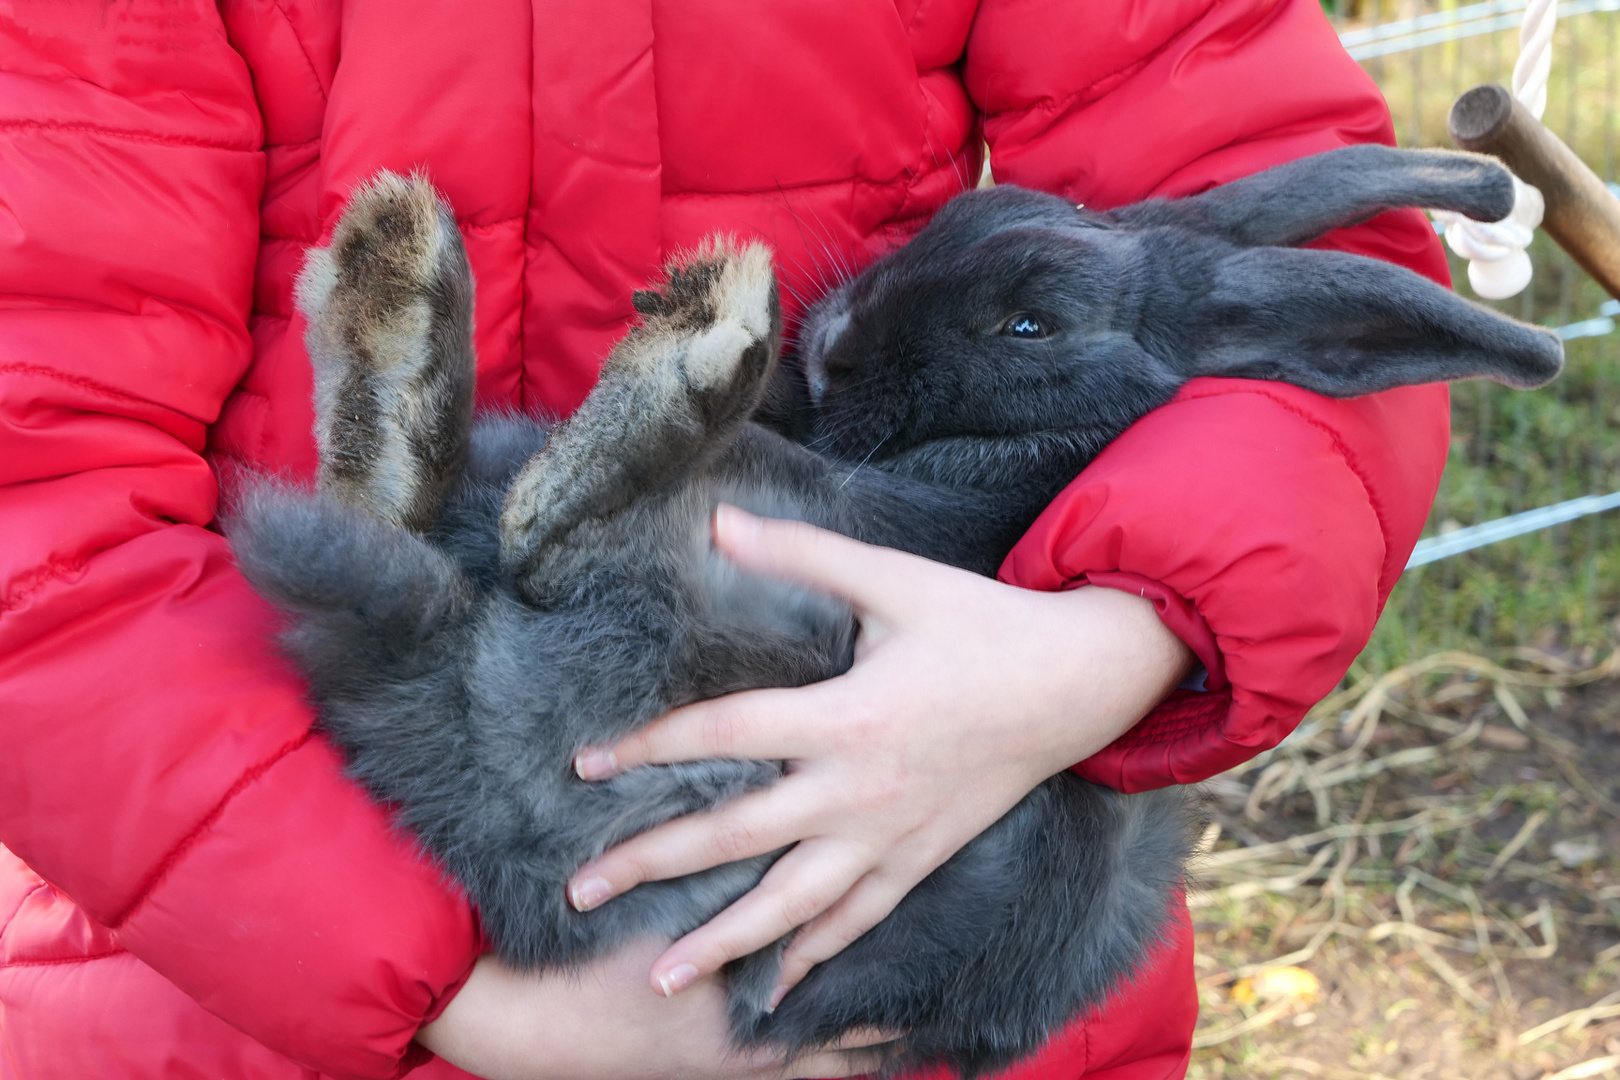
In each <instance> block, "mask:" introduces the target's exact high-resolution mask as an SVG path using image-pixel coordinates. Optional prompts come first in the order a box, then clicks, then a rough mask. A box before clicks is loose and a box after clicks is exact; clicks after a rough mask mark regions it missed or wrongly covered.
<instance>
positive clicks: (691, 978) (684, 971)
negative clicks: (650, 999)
mask: <svg viewBox="0 0 1620 1080" xmlns="http://www.w3.org/2000/svg"><path fill="white" fill-rule="evenodd" d="M697 977H698V969H697V968H695V967H693V966H692V965H691V964H676V965H675V966H674V967H672V968H670V969H669V970H668V971H666V972H664V973H663V974H662V975H660V976H658V988H659V989H660V990H662V991H663V992H664V996H665V997H674V996H675V995H676V994H678V993H680V992H681V991H682V990H685V989H686V988H687V987H688V986H691V985H692V984H693V983H695V982H697Z"/></svg>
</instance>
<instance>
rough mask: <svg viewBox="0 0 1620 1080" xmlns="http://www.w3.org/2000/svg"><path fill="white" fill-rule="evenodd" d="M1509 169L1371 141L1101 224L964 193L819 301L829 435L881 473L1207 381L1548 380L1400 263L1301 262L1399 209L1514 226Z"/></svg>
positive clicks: (824, 431) (813, 375)
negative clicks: (1505, 219) (903, 459)
mask: <svg viewBox="0 0 1620 1080" xmlns="http://www.w3.org/2000/svg"><path fill="white" fill-rule="evenodd" d="M1511 203H1512V186H1511V179H1510V178H1509V176H1508V174H1507V172H1506V170H1504V169H1502V168H1501V166H1499V165H1496V164H1495V163H1493V162H1491V161H1490V160H1489V159H1485V158H1481V157H1478V156H1475V155H1466V154H1453V153H1448V152H1443V151H1440V152H1434V151H1431V152H1421V153H1419V152H1410V151H1398V150H1392V149H1390V148H1387V147H1382V146H1366V147H1363V146H1358V147H1351V148H1347V149H1345V150H1338V151H1332V152H1329V153H1327V154H1321V155H1317V156H1316V157H1314V158H1307V159H1303V160H1301V161H1299V162H1294V163H1292V164H1290V165H1286V166H1281V167H1279V168H1277V169H1273V170H1268V171H1267V172H1265V173H1261V174H1258V175H1257V176H1254V177H1251V178H1248V179H1246V180H1242V181H1238V182H1236V183H1233V184H1228V185H1226V186H1225V187H1221V188H1216V189H1214V190H1212V191H1210V192H1208V193H1206V194H1204V195H1201V196H1197V197H1195V198H1191V199H1184V200H1178V201H1174V202H1167V201H1154V202H1148V203H1139V204H1136V205H1135V206H1130V207H1125V208H1122V209H1120V210H1117V211H1113V212H1109V213H1096V212H1092V211H1088V210H1085V209H1081V208H1077V207H1076V206H1074V205H1073V204H1071V203H1068V202H1066V201H1064V200H1062V199H1059V198H1056V197H1053V196H1050V195H1043V194H1038V193H1035V192H1031V191H1026V190H1022V189H1018V188H1012V187H997V188H992V189H989V190H984V191H974V192H968V193H966V194H964V195H962V196H959V197H958V198H957V199H955V200H954V201H953V202H951V203H950V204H949V205H947V206H946V207H945V208H944V209H943V210H942V211H941V212H940V213H939V214H938V215H937V216H936V217H935V218H934V220H933V221H932V222H931V223H930V224H929V225H928V226H927V227H926V228H925V229H923V230H922V231H921V232H920V233H919V234H918V235H917V237H916V238H915V239H914V240H912V241H911V243H909V244H907V245H906V246H904V247H902V248H900V249H898V250H897V251H895V252H894V253H892V254H890V255H888V256H887V257H885V258H883V259H881V260H879V261H878V262H877V263H875V264H874V265H872V266H871V267H870V268H869V269H867V270H866V271H865V272H864V273H862V274H861V275H860V276H858V277H856V278H854V279H853V280H851V281H849V282H847V283H845V284H844V285H843V286H841V287H840V288H838V289H837V290H835V291H834V292H833V293H831V294H830V295H828V296H827V297H825V298H823V299H822V300H821V301H819V302H818V303H817V304H816V305H815V306H814V307H813V308H812V309H811V310H810V311H809V312H808V313H807V315H806V317H805V321H804V324H803V327H802V330H801V333H800V334H799V340H798V365H797V366H798V367H799V369H800V370H801V371H802V372H803V376H804V379H805V382H806V383H807V386H808V391H809V396H810V399H811V402H812V405H813V410H814V413H815V417H816V426H817V428H818V431H817V434H818V435H819V436H820V437H821V439H822V441H823V442H824V443H825V444H826V445H827V446H828V447H829V448H830V449H831V450H832V451H833V452H834V453H836V454H838V455H840V456H844V457H850V458H854V459H864V458H866V457H868V456H870V457H871V459H872V460H873V461H882V460H884V459H887V458H890V457H893V456H896V455H899V454H902V453H905V452H906V451H908V450H910V449H912V448H914V447H917V446H919V445H921V444H925V443H929V442H932V441H935V440H941V439H960V438H962V437H972V438H975V439H996V438H1002V437H1016V436H1027V435H1031V434H1040V433H1052V434H1062V433H1065V432H1072V431H1074V430H1075V429H1076V428H1077V426H1085V427H1089V428H1108V427H1111V428H1113V429H1114V430H1115V431H1117V430H1119V429H1121V428H1123V427H1124V426H1125V425H1127V424H1129V423H1130V422H1131V421H1132V420H1134V419H1135V418H1136V417H1139V416H1140V415H1142V414H1143V413H1145V412H1147V411H1148V410H1149V409H1151V408H1153V407H1154V406H1156V405H1158V404H1160V403H1162V402H1163V401H1164V400H1166V399H1167V398H1168V397H1169V396H1170V395H1171V394H1173V393H1174V392H1175V390H1176V388H1177V387H1179V386H1180V385H1181V384H1182V383H1184V382H1185V381H1187V380H1188V379H1190V378H1193V377H1195V376H1200V375H1227V376H1243V377H1250V378H1262V379H1277V380H1282V381H1286V382H1290V383H1294V384H1297V385H1300V386H1303V387H1306V388H1308V389H1311V390H1314V391H1317V392H1318V393H1322V394H1327V395H1330V396H1335V397H1350V396H1355V395H1359V394H1366V393H1371V392H1373V391H1378V390H1385V389H1388V388H1390V387H1394V386H1402V385H1409V384H1415V383H1423V382H1436V381H1441V380H1446V379H1454V378H1463V377H1468V376H1476V375H1479V376H1488V377H1491V378H1495V379H1498V380H1500V381H1502V382H1504V383H1507V384H1509V385H1513V386H1519V387H1531V386H1538V385H1541V384H1542V383H1545V382H1547V381H1548V380H1550V379H1551V378H1553V377H1554V376H1555V375H1557V373H1558V371H1559V370H1560V368H1561V366H1562V363H1563V349H1562V346H1561V344H1560V343H1559V341H1558V339H1557V338H1556V336H1554V335H1553V334H1551V333H1550V332H1548V331H1546V330H1541V329H1538V328H1535V327H1531V326H1527V325H1525V324H1522V323H1518V322H1515V321H1513V320H1511V319H1508V318H1506V317H1504V316H1502V315H1499V314H1497V313H1496V312H1494V311H1491V310H1490V309H1488V308H1485V307H1482V306H1480V305H1478V304H1474V303H1471V302H1469V301H1466V300H1463V299H1461V298H1459V297H1457V296H1456V295H1454V294H1453V293H1451V292H1450V291H1448V290H1446V289H1443V288H1441V287H1440V286H1438V285H1436V284H1434V283H1433V282H1431V281H1428V280H1427V279H1425V278H1422V277H1420V276H1419V275H1417V274H1415V273H1412V272H1411V271H1409V270H1405V269H1402V268H1400V267H1396V266H1392V265H1390V264H1388V263H1384V262H1380V261H1377V260H1374V259H1370V258H1363V257H1360V256H1354V255H1347V254H1344V253H1340V252H1330V251H1314V250H1300V249H1295V248H1292V247H1286V246H1273V245H1285V244H1296V243H1303V242H1305V241H1307V240H1310V239H1312V238H1314V237H1315V236H1318V235H1320V234H1321V233H1323V232H1325V231H1327V230H1328V229H1330V228H1332V227H1334V226H1337V225H1342V224H1348V223H1352V222H1355V221H1358V220H1363V219H1365V218H1368V217H1370V216H1372V215H1373V214H1375V213H1377V212H1379V211H1381V210H1384V209H1387V208H1389V207H1393V206H1405V205H1426V206H1441V207H1446V208H1454V209H1459V210H1461V211H1463V212H1465V213H1470V214H1471V215H1472V216H1475V217H1479V218H1484V219H1494V218H1499V217H1502V216H1505V214H1506V213H1507V210H1508V209H1509V208H1510V207H1511Z"/></svg>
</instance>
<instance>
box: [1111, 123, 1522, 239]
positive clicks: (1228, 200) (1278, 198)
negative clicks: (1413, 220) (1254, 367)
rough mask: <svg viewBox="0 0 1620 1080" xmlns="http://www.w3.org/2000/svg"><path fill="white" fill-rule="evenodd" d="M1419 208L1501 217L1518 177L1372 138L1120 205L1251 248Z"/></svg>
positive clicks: (1485, 163)
mask: <svg viewBox="0 0 1620 1080" xmlns="http://www.w3.org/2000/svg"><path fill="white" fill-rule="evenodd" d="M1402 206H1418V207H1424V208H1426V209H1433V210H1455V211H1457V212H1458V213H1461V214H1466V215H1468V216H1469V217H1471V218H1473V219H1474V220H1476V221H1500V220H1501V219H1503V218H1505V217H1507V216H1508V214H1509V213H1510V212H1511V211H1512V210H1513V177H1512V176H1511V175H1510V174H1509V173H1508V171H1507V170H1506V169H1505V168H1503V167H1502V165H1501V164H1500V163H1499V162H1497V161H1496V160H1495V159H1494V158H1489V157H1486V156H1485V155H1483V154H1468V153H1464V152H1462V151H1459V150H1397V149H1395V148H1393V147H1389V146H1380V145H1377V144H1374V143H1369V144H1365V145H1361V146H1345V147H1341V148H1340V149H1337V150H1329V151H1327V152H1325V153H1321V154H1315V155H1313V156H1311V157H1306V158H1300V159H1299V160H1298V161H1290V162H1288V163H1287V164H1284V165H1277V166H1275V167H1273V168H1270V169H1267V170H1265V171H1264V172H1259V173H1256V174H1254V175H1253V176H1248V177H1244V178H1243V179H1241V180H1234V181H1232V182H1231V183H1230V184H1223V185H1222V186H1220V187H1218V188H1214V189H1212V190H1210V191H1206V192H1205V193H1204V194H1202V195H1194V196H1192V197H1191V198H1187V199H1171V200H1165V199H1156V200H1152V201H1149V202H1143V203H1137V204H1135V205H1134V206H1126V207H1122V208H1121V209H1119V210H1116V211H1114V212H1113V214H1112V216H1113V218H1114V219H1115V220H1116V221H1118V222H1119V223H1121V224H1123V225H1126V226H1132V227H1151V226H1166V225H1168V226H1177V225H1179V226H1181V227H1183V228H1190V229H1193V230H1196V231H1198V232H1201V233H1205V234H1207V235H1211V236H1217V237H1219V238H1221V239H1223V240H1226V241H1228V242H1230V243H1234V244H1239V245H1242V246H1244V247H1253V246H1257V245H1273V246H1278V247H1292V246H1294V245H1296V244H1303V243H1305V242H1307V241H1309V240H1314V239H1315V238H1316V237H1318V236H1321V235H1322V234H1323V233H1325V232H1328V231H1329V230H1332V229H1336V228H1339V227H1340V226H1344V225H1354V224H1356V223H1357V222H1360V221H1366V220H1367V219H1368V218H1370V217H1373V216H1374V215H1376V214H1379V213H1382V212H1383V211H1385V210H1391V209H1394V208H1396V207H1402Z"/></svg>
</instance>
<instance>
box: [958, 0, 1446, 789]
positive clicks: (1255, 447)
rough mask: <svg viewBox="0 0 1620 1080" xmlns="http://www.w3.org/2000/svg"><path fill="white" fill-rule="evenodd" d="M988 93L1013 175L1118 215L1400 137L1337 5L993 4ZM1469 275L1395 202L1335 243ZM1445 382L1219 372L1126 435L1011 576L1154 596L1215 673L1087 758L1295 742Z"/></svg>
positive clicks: (1192, 767)
mask: <svg viewBox="0 0 1620 1080" xmlns="http://www.w3.org/2000/svg"><path fill="white" fill-rule="evenodd" d="M965 74H966V79H967V83H968V89H969V92H970V93H971V94H972V95H973V97H974V99H975V101H976V102H977V103H978V104H979V106H980V108H981V109H982V110H983V112H984V114H985V136H986V139H987V141H988V142H989V144H990V148H991V150H990V155H991V162H992V166H993V169H994V173H995V177H996V179H997V180H998V181H1000V182H1011V183H1017V184H1022V185H1025V186H1028V187H1034V188H1041V189H1044V190H1048V191H1055V192H1059V193H1062V194H1064V195H1066V196H1067V197H1070V198H1073V199H1075V200H1076V201H1077V202H1082V203H1085V204H1087V205H1090V206H1094V207H1097V208H1099V209H1105V208H1108V207H1111V206H1117V205H1121V204H1124V203H1129V202H1134V201H1136V200H1139V199H1142V198H1147V197H1150V196H1159V197H1176V196H1184V195H1189V194H1194V193H1196V192H1198V191H1202V190H1205V189H1207V188H1209V187H1211V186H1214V185H1216V184H1219V183H1224V182H1225V181H1227V180H1231V179H1235V178H1237V177H1239V176H1243V175H1246V174H1248V173H1252V172H1255V171H1258V170H1260V169H1263V168H1266V167H1268V166H1270V165H1274V164H1277V163H1279V162H1282V161H1287V160H1290V159H1293V158H1296V157H1301V156H1304V155H1307V154H1312V153H1317V152H1320V151H1323V150H1328V149H1332V148H1334V147H1337V146H1343V145H1348V144H1351V143H1358V142H1372V141H1376V142H1383V143H1391V144H1392V143H1393V142H1394V137H1393V132H1392V129H1391V125H1390V120H1389V113H1388V109H1387V108H1386V106H1385V104H1384V101H1383V98H1382V97H1381V96H1380V94H1379V92H1378V89H1377V87H1376V86H1375V85H1374V84H1373V83H1372V81H1371V80H1370V79H1369V78H1368V77H1367V76H1366V74H1365V73H1364V72H1363V71H1362V70H1361V69H1360V67H1359V66H1358V65H1357V64H1356V63H1355V62H1354V61H1352V60H1351V59H1350V58H1349V56H1348V55H1346V53H1345V52H1344V50H1343V49H1342V48H1341V47H1340V45H1339V43H1338V39H1337V37H1336V36H1335V35H1334V33H1333V31H1332V28H1331V27H1330V26H1329V25H1328V23H1327V20H1326V19H1325V18H1324V17H1323V15H1322V12H1321V9H1320V7H1319V6H1318V5H1317V4H1316V3H1315V0H1214V2H1213V3H1211V2H1210V0H1167V2H1160V0H1153V2H1151V3H1149V2H1145V0H1104V2H1103V3H1101V4H1088V5H1059V4H1042V5H1032V4H1028V3H1021V2H1015V0H1005V2H1002V0H992V2H989V3H986V4H984V5H983V6H981V8H980V11H979V14H978V18H977V20H976V21H975V23H974V26H973V31H972V35H971V37H970V40H969V43H968V55H967V63H966V71H965ZM1313 246H1326V247H1334V248H1338V249H1341V250H1348V251H1353V252H1357V253H1359V254H1365V255H1370V256H1374V257H1377V258H1383V259H1387V260H1390V261H1393V262H1397V263H1400V264H1402V265H1405V266H1407V267H1409V268H1411V269H1414V270H1417V271H1419V272H1421V273H1424V274H1426V275H1428V276H1429V277H1431V278H1433V279H1434V280H1436V281H1439V282H1441V283H1443V284H1449V277H1448V273H1447V269H1446V264H1445V259H1444V256H1443V254H1442V253H1441V251H1440V249H1439V245H1438V242H1437V240H1436V238H1435V235H1434V231H1433V229H1432V228H1431V227H1430V226H1429V224H1428V223H1427V221H1426V220H1425V219H1424V218H1423V216H1422V215H1421V213H1419V212H1418V211H1415V210H1407V211H1399V212H1393V213H1388V214H1384V215H1382V216H1380V217H1378V218H1375V219H1374V220H1372V221H1370V222H1368V223H1366V224H1364V225H1361V226H1358V227H1356V228H1353V229H1344V230H1340V231H1339V232H1337V233H1334V234H1332V235H1331V236H1329V237H1327V238H1326V239H1325V240H1324V241H1321V242H1319V244H1318V245H1313ZM1448 401H1449V398H1448V395H1447V391H1446V388H1445V387H1444V386H1424V387H1414V388H1407V389H1402V390H1396V391H1390V392H1387V393H1383V394H1376V395H1371V396H1368V397H1364V398H1358V399H1354V400H1347V401H1334V400H1329V399H1326V398H1322V397H1318V396H1316V395H1314V394H1311V393H1308V392H1306V391H1303V390H1299V389H1297V388H1295V387H1291V386H1287V385H1284V384H1281V383H1272V382H1257V381H1252V380H1242V379H1199V380H1195V381H1194V382H1192V383H1190V384H1188V385H1187V386H1186V387H1185V388H1184V389H1183V391H1182V392H1181V393H1180V394H1179V395H1178V396H1177V397H1176V398H1175V399H1174V401H1172V402H1171V403H1170V404H1169V405H1166V406H1165V407H1163V408H1161V409H1159V410H1157V411H1155V412H1154V413H1152V414H1150V415H1149V416H1147V417H1145V418H1144V419H1143V420H1141V421H1140V422H1139V423H1137V424H1136V425H1134V426H1133V427H1132V428H1130V429H1129V430H1128V431H1127V432H1126V433H1125V434H1124V435H1123V436H1121V437H1120V438H1119V439H1118V440H1117V441H1116V442H1115V443H1113V444H1112V445H1111V446H1110V447H1109V448H1108V449H1107V450H1106V451H1104V453H1103V454H1102V455H1100V456H1099V457H1098V458H1097V460H1096V461H1095V462H1093V463H1092V464H1091V465H1090V466H1089V467H1088V468H1087V469H1086V471H1085V472H1084V473H1083V474H1082V475H1081V476H1080V477H1079V478H1078V479H1076V480H1075V481H1074V483H1073V484H1071V485H1070V486H1069V487H1068V488H1067V489H1066V490H1065V491H1064V492H1063V493H1062V494H1061V495H1060V496H1059V498H1058V499H1057V500H1056V501H1055V502H1054V504H1053V505H1052V506H1051V507H1050V508H1049V509H1048V510H1047V511H1046V513H1045V514H1043V515H1042V516H1041V518H1040V519H1039V520H1038V521H1037V522H1036V524H1035V526H1034V527H1033V529H1032V530H1031V531H1030V532H1029V534H1028V535H1027V536H1026V537H1025V538H1024V539H1023V540H1022V542H1020V544H1019V545H1018V546H1017V547H1016V548H1015V549H1014V551H1013V552H1012V554H1011V555H1010V556H1009V557H1008V559H1007V562H1006V563H1005V564H1004V566H1003V568H1002V577H1003V578H1004V579H1005V580H1008V581H1012V582H1015V583H1017V584H1020V585H1024V586H1028V587H1031V588H1042V589H1061V588H1068V587H1073V586H1074V585H1077V584H1085V583H1091V584H1097V585H1105V586H1109V587H1114V588H1125V589H1129V590H1131V591H1136V592H1139V593H1141V594H1142V595H1145V596H1148V597H1150V598H1152V599H1153V600H1154V602H1155V604H1156V605H1157V606H1158V609H1159V611H1160V614H1161V616H1162V617H1163V618H1164V619H1165V621H1166V623H1167V625H1169V626H1170V627H1171V629H1173V630H1175V631H1176V632H1177V633H1178V635H1180V636H1181V637H1182V638H1183V640H1185V641H1186V642H1187V643H1188V644H1189V645H1190V646H1191V647H1192V648H1193V650H1194V651H1195V652H1197V653H1198V654H1199V656H1200V658H1201V659H1202V660H1203V661H1204V664H1205V666H1206V668H1207V669H1208V671H1209V674H1210V678H1209V683H1208V692H1207V693H1204V694H1194V693H1188V692H1178V693H1177V694H1176V695H1173V696H1172V698H1171V699H1170V700H1169V701H1167V702H1166V703H1165V704H1164V705H1163V706H1161V707H1160V708H1159V709H1158V710H1156V711H1155V712H1154V713H1152V714H1150V715H1149V716H1148V717H1147V718H1146V719H1144V720H1143V721H1142V722H1141V723H1140V724H1138V725H1137V726H1136V727H1135V728H1134V729H1132V730H1131V731H1130V732H1128V733H1126V735H1124V736H1123V737H1122V738H1121V739H1119V740H1118V741H1117V742H1116V743H1114V744H1113V745H1112V746H1109V747H1107V748H1106V749H1104V750H1103V751H1102V752H1101V753H1099V754H1097V755H1096V756H1094V757H1092V758H1090V759H1088V760H1086V761H1084V762H1081V763H1080V764H1079V765H1077V766H1076V770H1077V771H1078V772H1080V773H1081V774H1082V775H1085V776H1087V777H1089V778H1091V779H1093V780H1096V781H1098V782H1101V783H1106V784H1109V785H1112V786H1115V787H1118V788H1121V789H1123V790H1142V789H1147V788H1153V787H1160V786H1164V785H1167V784H1172V783H1190V782H1195V781H1198V780H1202V779H1205V778H1207V777H1209V776H1211V775H1213V774H1215V773H1217V772H1219V771H1221V770H1223V769H1226V768H1229V767H1231V766H1232V765H1235V764H1237V763H1239V762H1241V761H1243V760H1245V759H1247V758H1249V757H1251V756H1253V755H1254V754H1256V753H1258V752H1260V751H1261V750H1264V749H1267V748H1269V747H1271V746H1274V745H1276V744H1277V743H1278V742H1280V741H1281V740H1282V738H1283V737H1284V736H1285V735H1286V734H1287V733H1288V732H1289V731H1291V730H1292V729H1293V727H1294V726H1295V725H1296V724H1297V723H1298V722H1299V720H1300V718H1301V717H1302V716H1303V715H1304V714H1305V711H1306V710H1307V709H1309V708H1310V706H1311V705H1312V704H1314V703H1315V702H1316V701H1318V700H1319V699H1320V698H1321V697H1322V696H1323V695H1325V694H1326V693H1328V692H1329V691H1330V690H1331V689H1332V688H1333V687H1334V686H1335V685H1336V684H1337V683H1338V681H1339V680H1340V679H1341V678H1342V677H1343V675H1344V672H1345V671H1346V670H1347V669H1348V668H1349V665H1350V663H1351V661H1352V660H1354V659H1355V657H1356V655H1357V653H1359V652H1360V650H1361V649H1362V647H1363V646H1364V645H1365V644H1366V642H1367V639H1368V638H1369V637H1370V636H1371V633H1372V629H1373V625H1374V623H1375V622H1376V621H1377V617H1378V614H1379V612H1380V611H1381V609H1382V607H1383V604H1384V601H1385V599H1386V598H1387V596H1388V595H1389V591H1390V589H1391V588H1392V587H1393V586H1394V584H1395V581H1396V579H1397V578H1399V576H1400V572H1401V569H1402V567H1403V566H1404V564H1405V561H1406V558H1407V556H1408V555H1409V553H1410V552H1411V550H1412V547H1413V545H1414V544H1415V543H1416V541H1417V537H1418V535H1419V533H1420V531H1421V529H1422V526H1423V521H1424V519H1425V517H1426V516H1427V514H1428V509H1429V505H1430V503H1431V501H1432V500H1433V497H1434V492H1435V490H1436V488H1437V486H1438V484H1439V479H1440V473H1441V470H1442V469H1443V468H1444V465H1445V455H1446V449H1447V443H1448Z"/></svg>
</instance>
